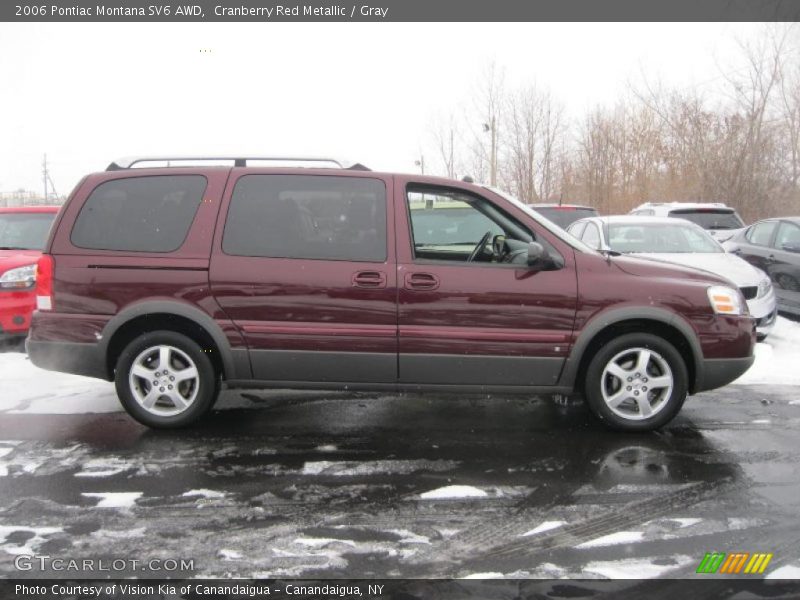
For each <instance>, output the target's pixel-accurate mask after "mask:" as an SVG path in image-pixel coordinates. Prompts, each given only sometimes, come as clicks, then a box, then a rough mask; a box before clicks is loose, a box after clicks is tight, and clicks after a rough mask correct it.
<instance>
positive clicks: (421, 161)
mask: <svg viewBox="0 0 800 600" xmlns="http://www.w3.org/2000/svg"><path fill="white" fill-rule="evenodd" d="M414 164H415V165H417V166H418V167H419V172H420V173H422V174H423V175H425V157H424V156H423V155H421V154H420V157H419V160H415V161H414Z"/></svg>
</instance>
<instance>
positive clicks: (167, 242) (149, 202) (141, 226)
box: [71, 175, 207, 252]
mask: <svg viewBox="0 0 800 600" xmlns="http://www.w3.org/2000/svg"><path fill="white" fill-rule="evenodd" d="M206 185H207V182H206V178H205V177H203V176H202V175H156V176H152V177H130V178H127V179H114V180H112V181H107V182H105V183H101V184H100V185H98V186H97V187H96V188H95V189H94V191H93V192H92V193H91V195H90V196H89V198H87V200H86V203H85V204H84V205H83V208H81V212H80V214H79V215H78V218H77V220H76V221H75V226H74V227H73V229H72V236H71V240H72V243H73V245H75V246H77V247H78V248H88V249H92V250H118V251H129V252H173V251H174V250H177V249H178V248H180V247H181V245H182V244H183V242H184V240H185V239H186V234H187V233H188V232H189V228H190V227H191V225H192V221H193V220H194V216H195V214H196V213H197V208H198V207H199V206H200V202H202V200H203V194H204V192H205V189H206Z"/></svg>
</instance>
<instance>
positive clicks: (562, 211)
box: [531, 206, 598, 229]
mask: <svg viewBox="0 0 800 600" xmlns="http://www.w3.org/2000/svg"><path fill="white" fill-rule="evenodd" d="M531 208H533V210H535V211H536V212H537V213H539V214H540V215H544V217H545V218H547V219H550V220H551V221H552V222H553V223H555V224H556V225H558V226H559V227H562V228H563V229H566V228H567V227H569V226H570V225H572V224H573V223H574V222H575V221H577V220H578V219H585V218H586V217H596V216H597V215H598V212H597V210H595V209H594V208H588V207H586V208H584V207H575V206H537V207H535V208H534V207H531Z"/></svg>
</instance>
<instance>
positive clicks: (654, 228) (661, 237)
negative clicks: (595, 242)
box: [608, 223, 724, 254]
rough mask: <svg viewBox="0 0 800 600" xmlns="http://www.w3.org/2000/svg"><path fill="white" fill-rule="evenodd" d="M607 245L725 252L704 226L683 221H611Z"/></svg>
mask: <svg viewBox="0 0 800 600" xmlns="http://www.w3.org/2000/svg"><path fill="white" fill-rule="evenodd" d="M608 245H609V246H610V247H611V249H612V250H614V251H616V252H623V253H630V252H641V253H655V254H662V253H663V254H667V253H669V254H684V253H692V252H701V253H712V252H714V253H717V252H724V250H723V249H722V246H720V245H719V244H718V243H717V242H716V241H715V240H714V238H712V237H711V236H710V235H708V234H707V233H706V232H705V231H703V230H702V229H700V228H698V227H692V226H691V225H681V224H680V223H676V224H675V225H672V224H666V223H609V224H608Z"/></svg>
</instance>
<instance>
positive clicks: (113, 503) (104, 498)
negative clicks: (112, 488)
mask: <svg viewBox="0 0 800 600" xmlns="http://www.w3.org/2000/svg"><path fill="white" fill-rule="evenodd" d="M142 494H143V492H98V493H93V492H83V493H82V494H81V496H85V497H86V498H99V502H98V503H97V508H131V507H133V506H134V505H135V504H136V501H137V500H138V499H139V498H141V497H142Z"/></svg>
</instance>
